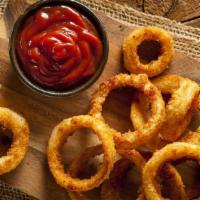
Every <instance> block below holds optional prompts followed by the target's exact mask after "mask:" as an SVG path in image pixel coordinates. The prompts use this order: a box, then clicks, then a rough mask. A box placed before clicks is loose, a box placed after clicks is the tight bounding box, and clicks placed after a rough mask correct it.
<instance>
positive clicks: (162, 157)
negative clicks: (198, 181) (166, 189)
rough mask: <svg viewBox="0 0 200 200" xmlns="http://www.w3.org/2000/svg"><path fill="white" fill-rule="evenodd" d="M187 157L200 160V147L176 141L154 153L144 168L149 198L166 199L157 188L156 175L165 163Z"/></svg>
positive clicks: (146, 190)
mask: <svg viewBox="0 0 200 200" xmlns="http://www.w3.org/2000/svg"><path fill="white" fill-rule="evenodd" d="M185 157H186V158H192V159H195V160H197V161H198V162H200V147H199V146H198V145H194V144H188V143H185V142H174V143H172V144H168V145H166V146H165V147H164V148H162V149H161V150H159V151H157V152H155V153H154V155H153V156H152V158H151V159H150V160H149V161H148V162H147V163H146V165H145V167H144V170H143V188H144V192H145V196H146V198H147V199H148V200H163V199H165V198H163V197H162V196H161V193H160V192H159V191H158V190H157V189H156V180H155V178H156V175H157V173H158V171H159V169H160V168H161V167H162V165H163V164H164V163H166V162H169V161H174V160H177V159H181V158H185Z"/></svg>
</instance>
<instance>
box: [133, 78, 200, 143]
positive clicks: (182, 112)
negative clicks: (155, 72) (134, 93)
mask: <svg viewBox="0 0 200 200" xmlns="http://www.w3.org/2000/svg"><path fill="white" fill-rule="evenodd" d="M152 83H153V84H154V85H155V86H156V87H157V88H158V89H159V90H160V91H161V93H162V94H171V98H170V100H169V102H168V103H167V105H166V118H165V121H164V123H163V125H162V127H161V129H160V135H161V136H162V138H163V140H165V141H167V142H172V141H175V140H177V139H178V138H179V137H180V136H181V134H182V133H183V131H184V130H185V128H186V127H187V126H188V124H189V122H190V120H191V112H190V110H191V108H192V104H193V102H194V101H195V99H196V98H197V94H198V93H199V86H198V84H197V83H195V82H194V81H191V80H189V79H187V78H183V77H181V76H177V75H163V76H160V77H158V78H155V79H154V80H152ZM183 99H184V101H183ZM144 101H145V97H144V95H139V103H137V102H135V101H133V103H132V105H131V121H132V123H133V126H134V127H135V128H136V129H137V130H140V129H142V127H143V126H144V125H145V123H147V122H148V120H147V116H146V114H145V113H147V110H146V108H147V107H148V106H143V105H140V104H141V103H140V102H144ZM144 109H145V110H144Z"/></svg>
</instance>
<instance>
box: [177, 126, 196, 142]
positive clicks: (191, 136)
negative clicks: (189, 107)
mask: <svg viewBox="0 0 200 200" xmlns="http://www.w3.org/2000/svg"><path fill="white" fill-rule="evenodd" d="M181 142H187V143H190V144H196V145H200V127H199V128H198V129H197V130H196V131H195V132H192V131H190V132H189V133H188V134H187V135H185V136H184V137H183V138H182V139H181Z"/></svg>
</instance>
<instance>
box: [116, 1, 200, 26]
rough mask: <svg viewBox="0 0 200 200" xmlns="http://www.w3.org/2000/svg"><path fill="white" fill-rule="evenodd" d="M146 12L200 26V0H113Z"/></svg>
mask: <svg viewBox="0 0 200 200" xmlns="http://www.w3.org/2000/svg"><path fill="white" fill-rule="evenodd" d="M113 1H115V2H117V3H120V4H127V5H128V6H130V7H132V8H135V9H137V10H139V11H143V12H145V13H150V14H154V15H159V16H165V17H167V18H169V19H173V20H176V21H179V22H183V23H185V24H188V25H191V26H195V27H200V1H199V0H113Z"/></svg>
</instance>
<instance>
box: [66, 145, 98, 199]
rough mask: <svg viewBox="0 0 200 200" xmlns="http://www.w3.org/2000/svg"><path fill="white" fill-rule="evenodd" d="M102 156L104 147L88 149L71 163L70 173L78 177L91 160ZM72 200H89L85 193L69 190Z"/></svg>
mask: <svg viewBox="0 0 200 200" xmlns="http://www.w3.org/2000/svg"><path fill="white" fill-rule="evenodd" d="M100 154H102V145H96V146H92V147H88V148H86V149H85V150H84V151H83V152H82V153H80V154H79V155H78V156H77V157H76V158H75V159H74V160H73V162H72V163H71V165H70V167H69V173H70V175H71V176H72V177H77V175H78V174H79V173H80V172H81V170H82V169H84V168H85V166H86V165H87V163H88V161H89V159H90V158H92V157H95V156H97V155H100ZM68 194H69V196H70V198H71V200H88V198H87V197H86V195H85V194H84V193H83V192H76V191H70V190H68Z"/></svg>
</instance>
